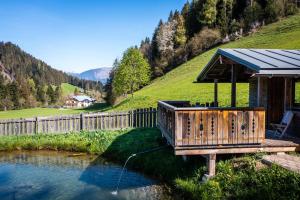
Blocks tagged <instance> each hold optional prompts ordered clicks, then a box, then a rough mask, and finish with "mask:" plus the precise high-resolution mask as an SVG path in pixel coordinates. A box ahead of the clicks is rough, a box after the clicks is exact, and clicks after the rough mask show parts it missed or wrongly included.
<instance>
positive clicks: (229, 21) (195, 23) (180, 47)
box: [105, 0, 298, 104]
mask: <svg viewBox="0 0 300 200" xmlns="http://www.w3.org/2000/svg"><path fill="white" fill-rule="evenodd" d="M296 12H298V8H297V1H294V0H193V1H191V2H190V1H187V2H186V3H185V4H184V5H183V7H182V9H181V10H180V11H179V10H175V11H171V12H170V14H169V17H168V19H167V21H165V22H164V21H162V20H160V21H159V23H158V25H157V27H156V28H155V30H154V33H153V36H152V38H151V39H150V38H149V37H146V38H145V39H144V40H142V41H141V43H140V45H139V47H137V46H135V47H131V48H129V49H128V50H127V51H125V53H124V55H123V58H122V59H121V61H120V62H119V61H118V60H116V61H115V63H114V67H113V70H112V71H111V74H110V78H109V81H108V82H107V85H106V86H105V88H106V90H107V94H108V95H107V99H108V101H109V102H110V103H111V104H113V103H115V101H116V99H117V97H118V96H120V95H126V94H132V93H133V91H135V90H138V89H140V88H141V87H143V86H144V85H146V84H147V83H149V80H151V79H155V78H157V77H160V76H163V75H164V74H165V73H167V72H168V71H170V70H172V69H174V68H176V67H177V66H179V65H180V64H182V63H184V62H186V61H187V60H189V59H191V58H193V57H195V56H197V55H199V54H200V53H202V52H204V51H206V50H208V49H210V48H212V47H214V46H215V45H218V44H220V43H225V42H229V41H232V40H236V39H239V38H240V37H242V36H244V35H247V34H249V33H251V32H254V31H256V29H257V28H259V27H260V26H263V25H265V24H269V23H272V22H275V21H277V20H278V19H280V18H282V17H286V16H288V15H293V14H295V13H296ZM133 50H134V51H139V52H140V54H139V56H142V58H143V59H144V61H143V62H142V63H143V64H142V65H141V66H144V67H145V69H144V70H142V72H143V73H144V74H140V75H141V77H144V76H148V77H147V81H141V80H139V79H138V78H133V79H131V81H135V80H136V81H135V82H136V83H137V84H136V85H135V84H133V85H135V86H134V87H132V88H130V87H128V85H127V84H124V81H122V77H127V73H126V72H128V74H130V77H135V76H137V75H136V74H135V73H138V72H137V71H136V72H134V71H135V69H136V66H134V65H133V64H132V63H131V62H134V60H131V61H130V62H127V61H125V60H124V58H125V57H128V53H130V52H131V51H133ZM136 55H138V53H136ZM135 57H136V56H132V59H134V58H135ZM127 59H128V58H127ZM127 59H126V60H127ZM139 59H140V58H139ZM123 60H124V61H123ZM144 62H146V64H144ZM124 63H126V65H124ZM136 64H137V63H135V65H136ZM125 66H127V69H124V68H126V67H125ZM125 79H127V78H125ZM143 79H144V78H143ZM145 80H146V79H145ZM120 88H121V89H120ZM125 88H130V89H125Z"/></svg>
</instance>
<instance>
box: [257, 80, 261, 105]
mask: <svg viewBox="0 0 300 200" xmlns="http://www.w3.org/2000/svg"><path fill="white" fill-rule="evenodd" d="M260 85H261V83H260V77H257V107H260V96H261V91H260V88H261V86H260Z"/></svg>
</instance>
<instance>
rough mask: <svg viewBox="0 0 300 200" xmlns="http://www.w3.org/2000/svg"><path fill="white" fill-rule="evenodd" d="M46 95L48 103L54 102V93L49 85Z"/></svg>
mask: <svg viewBox="0 0 300 200" xmlns="http://www.w3.org/2000/svg"><path fill="white" fill-rule="evenodd" d="M47 95H48V103H49V104H53V103H55V95H54V91H53V88H52V86H51V85H48V88H47Z"/></svg>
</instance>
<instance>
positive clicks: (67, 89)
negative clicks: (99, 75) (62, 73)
mask: <svg viewBox="0 0 300 200" xmlns="http://www.w3.org/2000/svg"><path fill="white" fill-rule="evenodd" d="M75 88H77V89H78V91H80V89H81V88H80V87H77V86H74V85H71V84H69V83H62V84H61V89H62V93H63V96H68V95H73V94H74V91H75Z"/></svg>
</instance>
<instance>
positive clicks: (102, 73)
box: [71, 67, 112, 84]
mask: <svg viewBox="0 0 300 200" xmlns="http://www.w3.org/2000/svg"><path fill="white" fill-rule="evenodd" d="M111 69H112V68H111V67H101V68H97V69H90V70H87V71H84V72H81V73H71V74H72V75H73V76H76V77H78V78H81V79H85V80H91V81H100V82H101V83H102V84H105V83H106V81H107V79H108V77H109V72H110V71H111Z"/></svg>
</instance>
